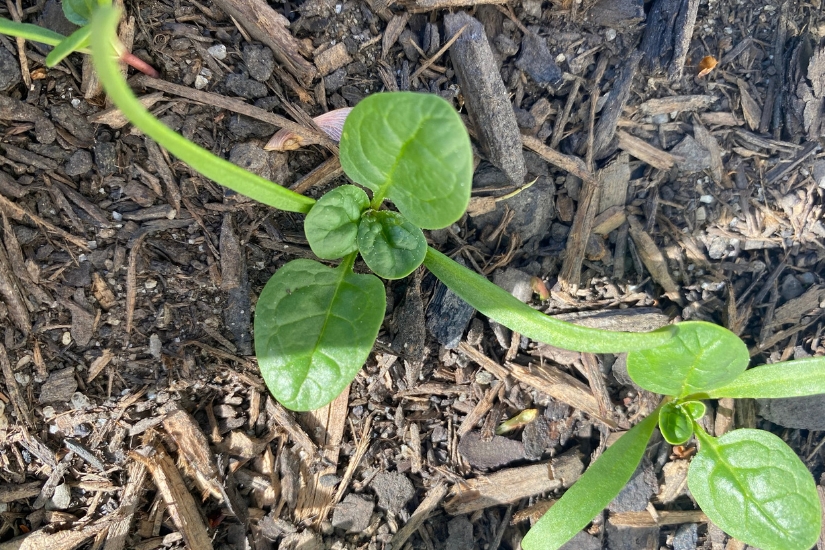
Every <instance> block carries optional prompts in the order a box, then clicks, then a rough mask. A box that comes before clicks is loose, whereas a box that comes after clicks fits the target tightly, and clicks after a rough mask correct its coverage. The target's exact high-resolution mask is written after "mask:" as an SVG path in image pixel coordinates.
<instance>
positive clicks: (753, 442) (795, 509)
mask: <svg viewBox="0 0 825 550" xmlns="http://www.w3.org/2000/svg"><path fill="white" fill-rule="evenodd" d="M688 324H690V329H689V330H687V331H685V332H684V333H681V332H682V331H681V329H682V328H683V327H685V326H686V325H688ZM676 327H677V330H678V332H677V335H676V337H675V338H674V339H673V340H672V341H671V342H669V343H667V344H665V345H663V346H660V347H657V348H653V349H648V350H643V351H635V352H630V353H629V354H628V356H627V368H628V373H629V374H630V376H631V378H633V380H634V381H635V382H636V383H637V384H638V385H639V386H641V387H642V388H644V389H646V390H649V391H654V392H659V393H665V394H666V395H668V397H667V398H666V399H665V401H664V402H663V404H662V405H660V406H659V407H658V409H656V411H654V412H653V413H652V414H650V415H649V416H648V417H647V418H645V419H644V420H643V421H642V422H641V423H639V424H637V425H636V426H635V427H634V428H632V429H631V430H630V431H628V432H627V433H626V434H624V435H623V436H622V437H621V438H619V440H618V441H616V442H615V443H614V444H613V445H612V446H611V447H610V448H608V449H607V450H606V451H605V452H604V454H602V455H601V456H600V457H599V458H598V459H597V460H596V461H595V462H594V463H593V464H591V465H590V468H588V470H587V471H586V472H585V473H584V475H582V477H581V478H580V479H579V480H578V481H577V482H576V483H575V484H574V485H573V486H572V487H571V488H570V489H569V490H567V492H565V493H564V495H563V496H562V497H561V499H559V500H558V501H557V502H556V503H555V504H554V505H553V506H552V507H551V508H550V510H549V511H548V512H547V513H546V514H545V515H544V517H542V518H541V519H540V520H539V521H538V522H537V523H536V524H535V525H534V526H533V528H532V529H531V530H530V531H529V532H528V533H527V535H526V536H525V537H524V540H523V541H522V547H523V548H524V550H554V549H556V548H560V547H561V546H562V545H564V543H566V542H567V541H568V540H570V538H572V537H573V536H574V535H575V534H576V533H578V532H579V531H580V530H581V529H583V528H584V527H586V526H587V524H589V523H590V522H591V521H592V520H593V517H595V516H596V515H597V514H598V513H600V512H601V511H602V510H603V509H604V508H605V507H607V505H608V504H610V502H611V501H612V500H613V499H614V498H615V497H616V495H618V494H619V492H620V491H621V489H622V488H623V487H624V485H625V484H626V483H627V482H628V480H629V479H630V477H631V476H632V475H633V472H634V471H635V470H636V467H637V466H638V465H639V462H640V461H641V459H642V456H643V454H644V452H645V449H646V447H647V443H648V441H649V440H650V437H651V436H652V434H653V430H654V429H655V428H656V424H657V423H658V425H659V429H660V430H661V432H662V436H663V437H664V439H665V440H666V441H667V442H668V443H671V444H673V445H681V444H684V443H686V442H687V441H688V440H689V439H690V438H691V437H692V436H694V435H695V436H696V439H697V440H698V442H699V452H698V454H697V455H696V456H695V457H694V458H693V461H692V462H691V464H690V468H689V471H688V488H689V489H690V492H691V494H692V496H693V498H694V499H695V500H696V503H697V504H699V507H700V508H701V509H702V510H703V511H704V512H705V514H706V515H707V516H708V518H710V520H711V521H712V522H713V523H715V524H716V525H717V526H719V527H720V528H721V529H723V530H724V531H725V532H726V533H728V534H729V535H731V536H732V537H734V538H736V539H739V540H740V541H742V542H745V543H747V544H749V545H750V546H753V547H757V548H762V549H763V550H808V549H809V548H811V546H813V545H814V544H815V543H816V540H817V539H818V538H819V534H820V529H821V522H822V512H821V509H820V502H819V496H818V494H817V488H816V484H815V482H814V479H813V477H812V476H811V474H810V472H809V471H808V469H807V468H806V467H805V464H803V463H802V461H801V460H800V459H799V457H798V456H796V454H795V453H794V452H793V450H791V448H790V447H788V445H786V444H785V442H783V441H782V440H781V439H780V438H778V437H777V436H775V435H773V434H772V433H769V432H766V431H761V430H751V429H740V430H734V431H732V432H729V433H727V434H724V435H722V436H721V437H718V438H717V437H711V436H710V435H708V433H707V432H705V430H704V429H703V428H702V427H701V426H700V424H699V420H700V419H701V418H702V416H704V414H705V404H704V403H703V400H707V399H719V398H723V397H738V398H744V397H751V398H780V397H801V396H805V395H815V394H821V393H825V358H822V357H816V358H809V359H800V360H797V361H789V362H784V363H776V364H773V365H767V366H761V367H756V368H752V369H749V370H744V369H745V368H746V366H747V364H748V362H749V355H748V350H747V348H746V347H745V345H744V343H743V342H742V341H741V340H739V338H737V337H736V336H735V335H734V334H733V333H731V332H728V331H726V330H724V329H721V328H720V327H717V326H716V325H711V324H707V323H683V324H681V325H676ZM697 352H698V353H697Z"/></svg>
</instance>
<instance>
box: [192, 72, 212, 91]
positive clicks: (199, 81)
mask: <svg viewBox="0 0 825 550" xmlns="http://www.w3.org/2000/svg"><path fill="white" fill-rule="evenodd" d="M207 84H209V81H208V80H206V78H204V77H203V76H201V75H198V76H196V77H195V89H197V90H203V89H204V88H206V85H207Z"/></svg>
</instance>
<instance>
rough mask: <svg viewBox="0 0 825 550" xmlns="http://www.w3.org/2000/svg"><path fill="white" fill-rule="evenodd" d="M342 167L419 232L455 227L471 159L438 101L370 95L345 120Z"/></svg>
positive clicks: (461, 131)
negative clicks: (392, 204) (390, 205)
mask: <svg viewBox="0 0 825 550" xmlns="http://www.w3.org/2000/svg"><path fill="white" fill-rule="evenodd" d="M340 151H341V166H342V167H343V169H344V172H345V173H346V174H347V176H349V177H350V178H351V179H352V180H353V181H355V182H356V183H360V184H361V185H363V186H365V187H367V188H369V189H370V190H372V191H373V193H375V197H374V198H373V207H374V208H376V209H377V207H378V206H379V204H380V201H381V200H382V199H383V198H384V197H387V198H389V199H390V200H392V201H393V202H394V203H395V206H396V207H397V208H398V210H399V212H401V213H402V214H403V215H404V217H406V218H407V219H408V220H409V221H410V222H412V223H413V224H415V225H416V226H418V227H422V228H424V229H441V228H443V227H447V226H448V225H450V224H452V223H453V222H455V221H457V220H458V219H459V218H460V217H461V215H462V214H464V211H465V210H466V209H467V204H468V203H469V202H470V187H471V185H472V177H473V153H472V150H471V149H470V138H469V136H468V135H467V130H466V129H465V128H464V124H463V123H462V122H461V117H459V116H458V113H456V111H455V109H453V107H452V105H450V104H449V103H447V102H446V101H445V100H444V99H442V98H440V97H439V96H437V95H432V94H420V93H414V92H397V93H388V94H374V95H371V96H369V97H367V98H366V99H364V100H362V101H361V102H360V103H358V105H356V106H355V108H354V109H353V110H352V112H351V113H350V114H349V116H347V120H346V122H345V123H344V129H343V132H342V134H341V149H340Z"/></svg>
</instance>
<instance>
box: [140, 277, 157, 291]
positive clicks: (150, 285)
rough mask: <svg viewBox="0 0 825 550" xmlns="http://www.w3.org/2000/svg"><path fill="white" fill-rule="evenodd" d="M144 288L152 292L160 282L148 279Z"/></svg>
mask: <svg viewBox="0 0 825 550" xmlns="http://www.w3.org/2000/svg"><path fill="white" fill-rule="evenodd" d="M143 286H145V287H146V289H147V290H152V289H153V288H155V287H156V286H158V282H157V281H156V280H154V279H147V280H146V282H145V283H143Z"/></svg>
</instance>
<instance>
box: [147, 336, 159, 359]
mask: <svg viewBox="0 0 825 550" xmlns="http://www.w3.org/2000/svg"><path fill="white" fill-rule="evenodd" d="M149 353H150V354H151V355H152V357H154V358H155V359H158V360H160V353H161V343H160V336H158V335H157V334H152V335H151V336H150V337H149Z"/></svg>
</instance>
